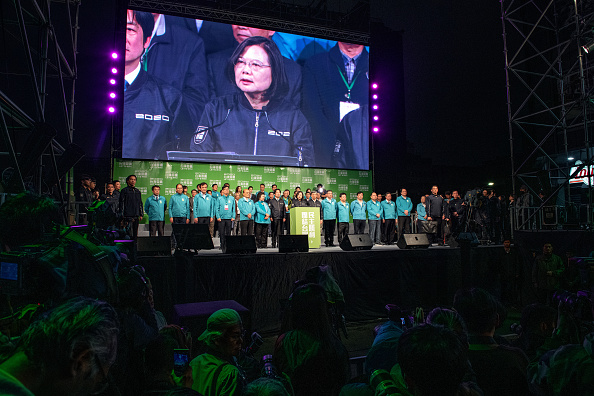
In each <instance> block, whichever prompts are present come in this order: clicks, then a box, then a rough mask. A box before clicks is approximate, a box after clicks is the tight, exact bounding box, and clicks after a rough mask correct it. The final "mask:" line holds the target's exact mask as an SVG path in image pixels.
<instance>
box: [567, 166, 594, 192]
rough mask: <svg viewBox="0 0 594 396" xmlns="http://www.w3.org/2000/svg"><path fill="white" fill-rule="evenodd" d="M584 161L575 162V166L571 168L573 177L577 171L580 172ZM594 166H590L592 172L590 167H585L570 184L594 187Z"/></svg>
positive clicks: (570, 180)
mask: <svg viewBox="0 0 594 396" xmlns="http://www.w3.org/2000/svg"><path fill="white" fill-rule="evenodd" d="M581 164H582V161H580V160H577V161H575V166H572V167H571V171H570V175H573V174H574V173H575V171H577V170H578V168H579V167H580V165H581ZM593 174H594V165H590V171H589V172H588V167H586V166H584V167H582V168H581V169H580V171H579V172H578V173H577V174H576V175H575V177H573V178H571V179H569V184H577V183H584V184H586V185H587V186H591V185H594V177H592V175H593Z"/></svg>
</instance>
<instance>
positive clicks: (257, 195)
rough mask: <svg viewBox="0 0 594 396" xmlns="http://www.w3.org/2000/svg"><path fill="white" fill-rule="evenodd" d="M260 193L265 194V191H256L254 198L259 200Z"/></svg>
mask: <svg viewBox="0 0 594 396" xmlns="http://www.w3.org/2000/svg"><path fill="white" fill-rule="evenodd" d="M262 195H266V193H265V192H264V191H258V194H256V199H257V200H258V201H259V200H260V197H261V196H262Z"/></svg>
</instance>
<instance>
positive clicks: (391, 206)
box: [382, 192, 396, 245]
mask: <svg viewBox="0 0 594 396" xmlns="http://www.w3.org/2000/svg"><path fill="white" fill-rule="evenodd" d="M382 225H383V226H384V227H383V233H384V235H383V241H384V243H386V244H387V245H392V244H393V243H394V233H395V232H396V203H395V202H394V201H392V194H391V193H390V192H387V193H386V199H385V200H383V201H382Z"/></svg>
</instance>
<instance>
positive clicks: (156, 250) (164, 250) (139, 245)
mask: <svg viewBox="0 0 594 396" xmlns="http://www.w3.org/2000/svg"><path fill="white" fill-rule="evenodd" d="M136 252H137V253H138V255H139V256H170V255H171V237H168V236H149V237H138V238H137V239H136Z"/></svg>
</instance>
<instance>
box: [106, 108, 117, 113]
mask: <svg viewBox="0 0 594 396" xmlns="http://www.w3.org/2000/svg"><path fill="white" fill-rule="evenodd" d="M107 111H109V112H110V113H115V107H113V106H109V108H108V109H107Z"/></svg>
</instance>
